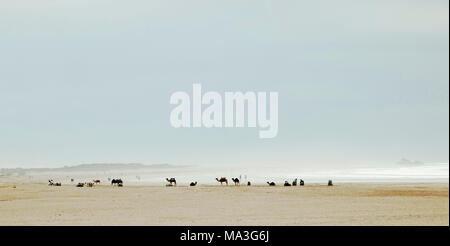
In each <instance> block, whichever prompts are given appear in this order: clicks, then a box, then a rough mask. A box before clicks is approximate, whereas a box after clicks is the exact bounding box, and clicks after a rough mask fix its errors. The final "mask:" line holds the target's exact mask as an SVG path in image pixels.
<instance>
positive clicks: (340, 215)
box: [0, 182, 449, 226]
mask: <svg viewBox="0 0 450 246" xmlns="http://www.w3.org/2000/svg"><path fill="white" fill-rule="evenodd" d="M13 185H16V188H13ZM0 225H445V226H448V225H449V184H448V183H420V184H412V183H386V184H383V183H373V184H369V183H365V184H361V183H357V184H355V183H353V184H349V183H346V184H336V185H335V186H333V187H328V186H326V185H323V184H309V185H306V186H304V187H298V186H297V187H282V186H276V187H269V186H267V185H262V184H261V185H256V186H251V187H247V186H239V187H235V186H231V185H230V186H227V187H226V186H223V187H221V186H220V185H211V186H201V185H200V186H198V187H186V186H178V187H164V186H125V187H112V186H110V185H108V184H100V185H97V186H95V187H92V188H88V187H84V188H77V187H75V185H68V184H63V186H61V187H50V186H48V185H47V184H45V183H27V182H23V183H17V182H15V183H14V184H12V183H11V184H5V183H3V184H2V185H0Z"/></svg>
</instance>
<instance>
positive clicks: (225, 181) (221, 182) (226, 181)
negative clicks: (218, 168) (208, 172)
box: [216, 177, 228, 185]
mask: <svg viewBox="0 0 450 246" xmlns="http://www.w3.org/2000/svg"><path fill="white" fill-rule="evenodd" d="M216 180H217V182H220V185H222V184H223V183H225V184H227V185H228V179H227V178H225V177H222V178H220V179H218V178H216Z"/></svg>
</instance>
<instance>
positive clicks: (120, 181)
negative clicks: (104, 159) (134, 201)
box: [111, 179, 123, 186]
mask: <svg viewBox="0 0 450 246" xmlns="http://www.w3.org/2000/svg"><path fill="white" fill-rule="evenodd" d="M111 185H117V186H123V181H122V180H121V179H113V180H111Z"/></svg>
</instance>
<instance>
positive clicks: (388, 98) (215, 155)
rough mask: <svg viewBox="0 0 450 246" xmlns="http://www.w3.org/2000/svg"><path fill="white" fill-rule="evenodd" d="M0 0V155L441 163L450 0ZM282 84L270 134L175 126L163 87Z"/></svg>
mask: <svg viewBox="0 0 450 246" xmlns="http://www.w3.org/2000/svg"><path fill="white" fill-rule="evenodd" d="M448 4H449V3H448V1H447V0H442V1H440V0H423V1H414V0H405V1H395V0H394V1H392V0H389V1H360V0H358V1H356V0H355V1H346V0H343V1H331V0H330V1H297V0H295V1H271V0H259V1H242V0H240V1H210V0H209V1H208V0H205V1H182V0H180V1H168V0H164V1H155V0H152V1H145V0H141V1H138V0H129V1H106V0H105V1H101V0H77V1H69V0H65V1H61V0H60V1H56V0H27V1H25V0H2V1H1V2H0V167H17V166H21V167H44V166H47V167H56V166H62V165H73V164H79V163H92V162H141V163H173V164H203V165H295V166H302V167H303V166H316V167H317V166H319V167H322V166H334V167H338V166H358V165H372V166H377V165H384V164H389V163H395V162H396V161H397V160H399V159H400V158H402V157H405V158H409V159H414V160H420V161H423V162H448V157H449V152H448V148H449V137H448V136H449V131H448V129H449V94H448V93H449V70H448V66H449V48H448V47H449V33H448V30H449V6H448ZM193 83H201V84H202V86H203V90H204V91H210V90H211V91H218V92H220V93H223V92H224V91H277V92H279V132H278V136H277V137H276V138H273V139H259V138H258V129H257V128H244V129H235V128H231V129H223V128H222V129H205V128H200V129H174V128H172V127H171V125H170V122H169V115H170V111H171V110H172V108H173V107H174V106H173V105H170V104H169V99H170V95H171V94H172V93H173V92H175V91H186V92H189V93H191V91H192V84H193Z"/></svg>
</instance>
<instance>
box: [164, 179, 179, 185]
mask: <svg viewBox="0 0 450 246" xmlns="http://www.w3.org/2000/svg"><path fill="white" fill-rule="evenodd" d="M166 180H167V182H169V183H170V185H172V183H174V184H175V185H177V180H176V179H175V178H170V179H169V178H166Z"/></svg>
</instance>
